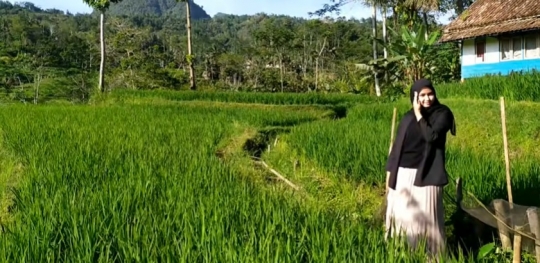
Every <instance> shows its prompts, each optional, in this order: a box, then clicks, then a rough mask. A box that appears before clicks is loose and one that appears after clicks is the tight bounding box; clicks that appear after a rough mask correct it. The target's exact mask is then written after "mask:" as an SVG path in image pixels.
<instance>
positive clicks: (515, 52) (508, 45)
mask: <svg viewBox="0 0 540 263" xmlns="http://www.w3.org/2000/svg"><path fill="white" fill-rule="evenodd" d="M500 43H501V60H510V59H521V37H514V38H503V39H501V40H500Z"/></svg>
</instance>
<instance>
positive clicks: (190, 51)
mask: <svg viewBox="0 0 540 263" xmlns="http://www.w3.org/2000/svg"><path fill="white" fill-rule="evenodd" d="M176 1H178V2H183V3H186V27H187V46H188V55H187V62H188V65H189V86H190V89H192V90H195V89H197V87H196V83H195V68H194V66H193V60H194V59H195V58H194V57H193V49H192V47H191V42H192V41H191V7H190V3H189V2H190V1H189V0H176Z"/></svg>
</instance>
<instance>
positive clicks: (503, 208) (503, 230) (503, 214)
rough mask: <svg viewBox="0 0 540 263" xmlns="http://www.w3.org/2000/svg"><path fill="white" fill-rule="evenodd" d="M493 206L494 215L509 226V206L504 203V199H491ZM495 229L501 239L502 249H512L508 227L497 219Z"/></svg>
mask: <svg viewBox="0 0 540 263" xmlns="http://www.w3.org/2000/svg"><path fill="white" fill-rule="evenodd" d="M493 206H494V208H495V216H496V217H497V218H499V219H501V220H502V221H503V222H504V223H506V224H507V225H509V226H510V224H509V223H510V220H509V217H508V215H509V214H510V211H509V210H510V209H509V207H508V206H507V205H506V204H505V201H504V200H501V199H496V200H493ZM497 230H498V231H499V238H500V239H501V244H502V248H503V249H505V250H506V249H507V250H510V249H512V240H511V239H510V231H509V229H508V228H507V227H506V226H505V225H504V224H502V223H501V222H500V221H498V220H497Z"/></svg>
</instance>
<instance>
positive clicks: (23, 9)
mask: <svg viewBox="0 0 540 263" xmlns="http://www.w3.org/2000/svg"><path fill="white" fill-rule="evenodd" d="M136 1H139V2H136ZM160 1H162V2H158V0H124V1H123V4H124V5H116V6H114V7H112V8H111V9H110V11H111V12H109V13H108V15H107V20H106V23H105V42H106V55H107V56H106V63H105V64H106V71H105V83H106V87H107V89H115V88H125V87H128V88H133V89H155V88H169V89H180V88H186V86H188V84H189V75H188V73H187V72H188V71H187V69H188V66H187V65H188V59H187V58H188V52H187V35H188V34H187V32H186V27H185V23H186V21H185V19H184V18H183V17H185V15H183V14H185V12H184V11H185V10H183V11H174V10H182V9H183V7H184V6H183V5H182V4H181V3H180V4H175V3H174V0H170V1H171V2H166V1H163V0H160ZM143 2H144V3H146V4H147V7H148V8H147V10H150V8H149V6H154V7H155V8H156V10H161V11H159V12H158V11H155V14H156V15H144V14H143V13H144V12H143V11H142V10H143V9H144V7H143V5H139V7H136V6H137V5H136V3H143ZM151 3H153V4H151ZM167 3H168V4H167ZM122 6H124V7H125V9H128V8H130V9H129V10H132V11H130V12H131V13H130V12H127V11H126V13H124V14H125V15H111V13H112V12H113V10H114V9H117V10H118V9H119V8H120V7H122ZM137 10H138V11H137ZM163 10H170V11H163ZM195 10H196V8H193V10H192V13H193V14H194V15H193V16H194V17H199V18H201V15H200V13H201V12H199V15H198V16H196V15H195V14H196V13H197V11H195ZM200 10H202V9H200ZM148 12H149V11H148ZM160 12H161V13H160ZM163 12H165V14H166V13H167V12H173V13H175V14H176V13H180V14H179V16H167V15H157V14H163ZM202 12H204V11H202ZM117 14H118V13H117ZM127 14H133V15H127ZM399 19H401V20H404V19H405V18H399ZM399 19H393V18H392V17H389V18H388V20H389V21H392V23H389V24H390V25H393V24H394V23H395V22H398V21H401V20H399ZM430 21H431V22H430V28H431V29H432V30H433V29H434V28H437V27H439V25H437V24H435V23H433V18H431V19H430ZM400 23H401V22H400ZM402 23H403V24H404V25H412V24H415V23H410V22H407V21H405V22H402ZM0 27H1V28H2V30H0V97H1V96H2V94H7V95H8V96H10V97H12V98H14V99H17V100H23V101H28V100H30V99H29V98H32V99H31V100H33V99H34V98H35V97H38V96H36V95H35V94H37V93H35V90H38V88H37V87H39V98H38V99H39V100H46V99H47V98H66V97H67V98H69V99H71V100H77V99H80V100H84V99H87V98H88V94H89V92H90V90H93V89H95V87H96V85H97V84H96V83H95V82H96V80H97V77H96V75H97V73H98V72H99V64H100V63H99V62H100V44H99V43H100V40H99V31H100V29H99V19H98V17H97V16H95V15H89V14H82V15H72V14H69V13H68V14H64V12H62V11H60V10H43V9H40V8H39V7H36V6H35V5H33V4H30V3H17V4H11V3H9V2H6V1H2V0H0ZM381 27H382V25H381V23H378V28H379V32H380V28H381ZM392 27H393V28H394V30H392V31H389V32H394V31H395V30H398V31H399V30H401V29H400V28H401V27H400V26H399V25H398V26H392ZM191 28H192V32H191V37H192V43H193V54H194V56H193V58H194V60H193V61H194V64H195V74H196V80H197V85H198V88H200V89H205V88H208V89H226V90H230V89H232V90H253V91H280V90H283V91H291V92H303V91H308V90H324V91H339V92H355V93H370V92H372V90H373V84H372V79H373V73H372V72H373V71H374V70H377V71H380V70H383V69H379V67H382V66H384V67H385V69H384V70H388V71H390V70H391V72H393V74H392V75H388V77H389V78H388V82H389V83H390V82H391V81H394V80H395V79H398V80H399V79H405V78H406V76H407V75H406V74H408V72H409V71H408V69H409V67H410V63H412V62H411V61H413V62H414V61H415V59H416V57H413V56H415V54H413V53H411V52H409V51H410V50H413V51H414V50H422V52H424V53H425V54H433V56H434V57H436V59H431V58H430V59H429V60H428V61H429V63H428V64H426V65H427V66H429V69H430V70H431V71H432V72H430V74H431V75H432V76H434V77H432V78H433V79H434V80H436V81H450V80H454V79H459V55H458V54H459V50H458V49H457V46H456V45H454V44H452V43H450V44H444V45H438V46H437V47H436V49H427V48H422V49H418V48H416V47H417V46H418V45H421V44H422V43H424V41H420V44H419V43H417V42H416V41H417V40H416V38H414V39H412V38H411V39H405V40H403V37H402V36H403V34H402V32H398V35H390V36H389V39H390V40H391V41H398V42H396V43H397V44H396V45H393V44H392V45H390V46H389V47H390V49H389V51H390V56H397V55H401V57H404V56H405V58H406V59H403V60H402V61H400V63H401V64H400V65H404V66H403V70H401V69H399V68H397V66H398V65H397V64H396V62H392V63H388V64H384V65H383V64H381V65H374V66H373V65H372V64H369V65H368V67H370V68H369V69H367V70H366V69H365V67H361V66H360V67H359V66H358V64H359V63H361V64H362V63H369V62H370V61H372V59H373V46H372V44H373V41H372V36H371V34H372V26H371V21H370V19H360V20H354V19H344V18H339V19H330V18H325V19H312V20H311V19H302V18H294V17H289V16H285V15H265V14H257V15H252V16H248V15H242V16H236V15H224V14H218V15H216V16H214V17H213V18H211V19H193V23H192V27H191ZM407 35H409V34H405V36H407ZM422 38H423V37H422ZM402 49H404V50H402ZM425 50H428V51H429V52H427V51H425ZM424 53H423V54H421V55H423V56H427V55H425V54H424ZM377 54H378V57H379V58H380V57H383V54H384V52H383V47H382V45H377ZM377 63H379V62H377ZM406 63H409V64H406ZM364 66H365V65H364ZM456 72H457V73H456ZM379 75H382V73H380V74H379ZM390 77H391V78H390ZM387 90H390V88H387ZM36 100H37V99H36Z"/></svg>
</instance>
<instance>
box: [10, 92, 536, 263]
mask: <svg viewBox="0 0 540 263" xmlns="http://www.w3.org/2000/svg"><path fill="white" fill-rule="evenodd" d="M444 92H445V91H441V94H444ZM445 96H446V97H444V98H443V99H442V101H443V102H444V103H445V104H447V105H449V106H450V107H451V108H452V109H453V111H454V113H455V116H456V119H457V125H458V128H457V136H456V137H451V136H450V137H449V142H448V143H449V146H448V150H447V151H448V155H447V156H448V157H447V158H448V170H449V172H450V174H451V175H452V177H453V178H456V177H461V178H463V180H464V182H465V186H464V187H465V188H466V189H467V190H468V191H471V192H473V193H475V195H477V196H478V197H479V198H480V199H481V200H483V201H486V202H487V201H490V200H492V199H493V198H506V183H505V172H504V170H505V169H504V167H505V166H504V165H505V164H504V154H503V144H502V135H501V125H500V115H499V114H500V112H499V104H498V101H497V100H487V99H479V98H475V99H463V98H456V97H453V96H451V92H447V94H446V95H445ZM470 97H474V96H470ZM394 107H397V108H398V113H399V116H401V115H402V114H403V113H405V112H406V110H408V108H409V105H408V103H407V101H406V100H402V101H398V102H383V101H378V100H376V99H373V98H369V97H363V96H355V95H322V94H319V95H308V94H301V95H289V94H247V93H236V94H234V93H203V92H121V91H118V92H116V93H113V94H112V95H111V98H109V99H108V100H107V101H106V102H105V103H96V104H94V105H79V106H75V105H41V106H24V105H10V106H4V107H3V109H2V111H0V132H1V135H2V136H1V137H0V139H1V141H0V145H1V148H0V162H1V165H0V167H1V169H0V185H1V186H2V188H1V189H2V191H1V194H2V199H1V201H2V202H1V203H0V205H1V209H2V212H1V214H0V219H1V223H2V226H3V228H2V229H3V233H2V234H1V235H0V238H1V239H2V240H1V242H0V259H2V262H15V261H21V260H22V261H26V262H44V261H53V262H64V261H66V262H82V261H84V262H423V260H424V255H423V254H422V253H420V252H419V253H416V254H413V253H409V252H406V251H405V250H402V249H399V248H400V245H399V244H397V243H396V244H394V243H389V244H387V243H386V242H385V241H384V238H383V232H382V231H383V228H382V224H383V222H382V220H381V219H380V206H381V203H382V201H383V194H384V187H383V185H384V176H385V173H384V164H385V162H386V156H387V154H388V147H389V143H390V130H391V118H392V110H393V108H394ZM539 111H540V104H538V103H534V102H524V101H518V100H512V101H509V102H508V103H507V109H506V112H507V127H508V136H509V145H510V157H511V160H512V168H511V171H512V180H513V181H512V183H513V188H514V202H516V203H519V204H523V205H538V201H539V200H536V199H534V198H531V196H537V195H538V194H537V193H538V192H537V189H535V187H536V188H538V187H537V186H538V185H539V180H540V179H539V177H538V174H539V172H540V165H539V164H538V161H537V160H538V158H539V157H540V150H539V148H538V140H539V136H540V119H539V118H538V117H539V113H538V112H539ZM278 174H279V175H281V176H283V177H285V178H286V179H287V180H288V182H285V181H284V180H281V179H279V177H278ZM446 189H447V193H448V196H449V198H447V199H445V205H446V206H447V215H446V217H447V222H448V224H447V234H448V238H449V246H450V247H451V248H452V249H451V250H452V252H453V253H452V261H453V262H477V261H476V254H475V253H474V251H475V249H476V248H477V247H478V246H480V245H481V244H479V243H478V241H477V240H476V243H478V244H476V243H475V238H477V237H474V236H473V237H471V232H472V230H471V227H472V226H471V224H470V222H469V221H468V220H467V219H466V218H455V217H454V212H455V210H456V209H455V205H454V204H453V203H452V202H451V200H450V199H451V197H452V196H453V195H454V193H453V186H452V185H449V186H448V187H447V188H446ZM460 244H461V245H460ZM463 244H466V245H467V246H469V247H467V246H465V245H463ZM458 248H461V249H458ZM466 249H470V250H471V251H472V252H473V253H469V252H471V251H466ZM500 260H501V261H500V262H504V261H502V260H504V259H500ZM490 262H494V261H490Z"/></svg>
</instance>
